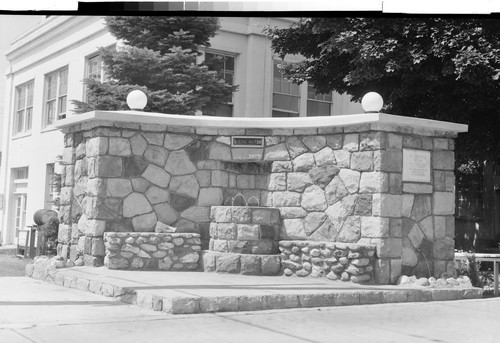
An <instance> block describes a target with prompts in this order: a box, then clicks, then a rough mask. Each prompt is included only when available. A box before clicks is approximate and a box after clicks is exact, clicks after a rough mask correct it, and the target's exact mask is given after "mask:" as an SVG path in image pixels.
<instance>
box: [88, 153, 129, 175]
mask: <svg viewBox="0 0 500 343" xmlns="http://www.w3.org/2000/svg"><path fill="white" fill-rule="evenodd" d="M94 168H95V171H94V173H95V175H96V176H98V177H119V176H121V175H122V172H123V165H122V159H121V158H120V157H116V156H98V157H97V158H96V160H95V162H94Z"/></svg>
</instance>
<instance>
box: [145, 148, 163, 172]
mask: <svg viewBox="0 0 500 343" xmlns="http://www.w3.org/2000/svg"><path fill="white" fill-rule="evenodd" d="M144 158H145V159H146V160H147V161H148V162H150V163H153V164H156V165H157V166H160V167H163V166H164V165H165V162H166V161H167V158H168V151H167V150H166V149H165V148H163V147H161V146H158V145H149V146H148V147H147V149H146V151H145V152H144Z"/></svg>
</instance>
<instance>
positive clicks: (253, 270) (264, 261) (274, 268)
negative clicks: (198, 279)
mask: <svg viewBox="0 0 500 343" xmlns="http://www.w3.org/2000/svg"><path fill="white" fill-rule="evenodd" d="M201 260H202V262H201V265H202V268H203V270H204V271H205V272H216V273H229V274H244V275H278V274H280V273H281V257H280V256H279V255H248V254H236V253H222V252H217V251H209V250H205V251H203V252H202V254H201Z"/></svg>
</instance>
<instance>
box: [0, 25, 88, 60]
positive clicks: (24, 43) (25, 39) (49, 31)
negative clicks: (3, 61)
mask: <svg viewBox="0 0 500 343" xmlns="http://www.w3.org/2000/svg"><path fill="white" fill-rule="evenodd" d="M88 19H89V17H88V16H58V17H55V18H54V19H52V20H51V18H48V19H47V20H45V21H44V22H42V23H41V24H40V25H39V26H37V27H35V28H34V29H32V30H30V31H28V32H27V33H26V34H24V35H23V36H21V37H19V38H18V39H16V40H15V41H14V42H13V43H12V45H11V47H10V48H9V49H8V50H7V52H6V54H5V56H6V58H7V59H8V60H9V61H12V60H15V59H16V58H18V57H20V56H23V55H24V54H26V53H27V52H28V51H30V50H32V49H35V48H36V47H38V46H41V45H44V44H46V43H47V42H49V41H50V40H51V39H54V38H55V37H57V36H59V35H61V34H62V33H64V32H65V31H67V30H68V29H70V28H71V27H72V26H76V25H78V24H80V23H82V22H84V21H86V20H88Z"/></svg>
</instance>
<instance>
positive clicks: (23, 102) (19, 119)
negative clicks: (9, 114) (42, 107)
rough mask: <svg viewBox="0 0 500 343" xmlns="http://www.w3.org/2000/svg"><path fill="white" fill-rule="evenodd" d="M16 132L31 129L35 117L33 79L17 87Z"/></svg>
mask: <svg viewBox="0 0 500 343" xmlns="http://www.w3.org/2000/svg"><path fill="white" fill-rule="evenodd" d="M15 111H16V112H15V115H14V128H13V129H14V134H18V133H23V132H28V131H30V130H31V122H32V117H33V81H30V82H27V83H25V84H22V85H20V86H17V87H16V99H15Z"/></svg>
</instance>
